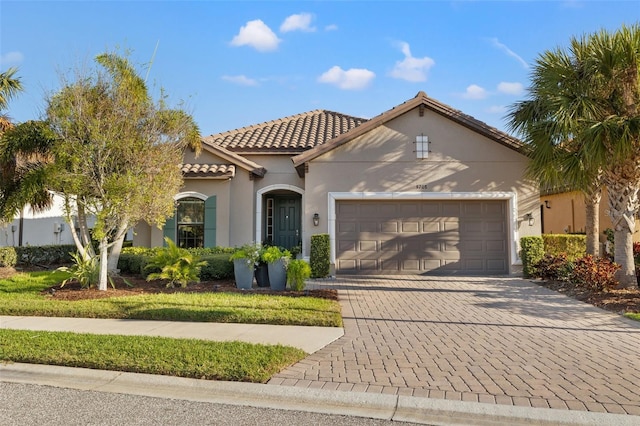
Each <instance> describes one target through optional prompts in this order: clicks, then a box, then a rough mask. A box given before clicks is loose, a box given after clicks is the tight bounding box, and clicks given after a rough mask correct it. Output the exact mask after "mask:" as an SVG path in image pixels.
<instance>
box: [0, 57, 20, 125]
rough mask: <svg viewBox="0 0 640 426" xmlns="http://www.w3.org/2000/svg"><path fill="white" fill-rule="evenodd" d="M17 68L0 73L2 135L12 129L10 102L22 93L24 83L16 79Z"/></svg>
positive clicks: (0, 123)
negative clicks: (9, 111)
mask: <svg viewBox="0 0 640 426" xmlns="http://www.w3.org/2000/svg"><path fill="white" fill-rule="evenodd" d="M17 72H18V69H17V68H9V69H8V70H7V71H5V72H3V73H0V135H2V133H4V131H6V130H8V129H9V128H11V126H12V124H11V119H10V118H9V115H8V114H7V113H6V111H5V110H6V109H7V107H8V105H9V101H10V100H11V99H13V98H14V97H15V96H16V95H17V94H18V93H20V92H21V91H22V82H21V81H20V78H19V77H16V76H15V75H16V73H17Z"/></svg>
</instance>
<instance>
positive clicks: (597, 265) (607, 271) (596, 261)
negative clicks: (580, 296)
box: [572, 255, 620, 291]
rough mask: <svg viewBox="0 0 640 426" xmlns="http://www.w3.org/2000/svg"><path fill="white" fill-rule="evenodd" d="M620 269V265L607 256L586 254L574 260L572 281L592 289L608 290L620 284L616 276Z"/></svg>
mask: <svg viewBox="0 0 640 426" xmlns="http://www.w3.org/2000/svg"><path fill="white" fill-rule="evenodd" d="M618 269H620V265H618V264H616V263H613V262H612V261H611V260H609V259H607V258H606V257H593V256H591V255H586V256H584V257H582V258H580V259H577V260H576V261H575V262H574V268H573V273H572V281H573V282H574V283H576V284H579V285H581V286H584V287H588V288H590V289H592V290H597V291H602V290H608V289H611V288H614V287H616V286H617V285H618V281H617V280H616V279H615V277H614V276H615V273H616V271H617V270H618Z"/></svg>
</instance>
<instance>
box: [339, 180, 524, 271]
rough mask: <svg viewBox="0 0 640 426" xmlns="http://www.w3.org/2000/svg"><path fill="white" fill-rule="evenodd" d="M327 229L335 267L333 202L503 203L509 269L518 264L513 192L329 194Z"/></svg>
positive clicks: (514, 195)
mask: <svg viewBox="0 0 640 426" xmlns="http://www.w3.org/2000/svg"><path fill="white" fill-rule="evenodd" d="M328 196H329V200H328V201H329V202H328V208H329V211H328V215H327V218H328V226H329V241H330V248H331V263H332V264H334V265H335V264H336V218H337V216H336V201H338V200H381V201H382V200H387V201H393V200H398V201H401V200H423V201H428V200H440V201H442V200H506V201H507V203H508V207H507V226H508V229H507V238H508V243H509V247H510V250H509V259H508V262H509V264H510V265H518V264H521V261H520V259H519V258H518V253H517V246H516V242H517V241H518V222H517V220H518V207H517V206H518V202H517V201H518V200H517V198H518V196H517V194H516V193H515V192H447V193H440V192H329V193H328Z"/></svg>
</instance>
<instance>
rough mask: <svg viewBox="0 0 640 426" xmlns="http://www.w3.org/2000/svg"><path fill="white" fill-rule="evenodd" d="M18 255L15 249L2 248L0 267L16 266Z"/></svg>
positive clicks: (0, 248)
mask: <svg viewBox="0 0 640 426" xmlns="http://www.w3.org/2000/svg"><path fill="white" fill-rule="evenodd" d="M16 263H18V253H16V249H15V248H13V247H0V266H16Z"/></svg>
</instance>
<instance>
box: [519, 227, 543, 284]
mask: <svg viewBox="0 0 640 426" xmlns="http://www.w3.org/2000/svg"><path fill="white" fill-rule="evenodd" d="M520 247H521V249H522V250H521V252H520V257H521V258H522V272H523V274H524V276H525V277H526V278H529V277H534V276H537V275H536V273H535V265H536V263H538V262H539V261H540V260H541V259H542V258H543V257H544V241H543V240H542V237H540V236H530V237H522V238H520Z"/></svg>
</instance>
